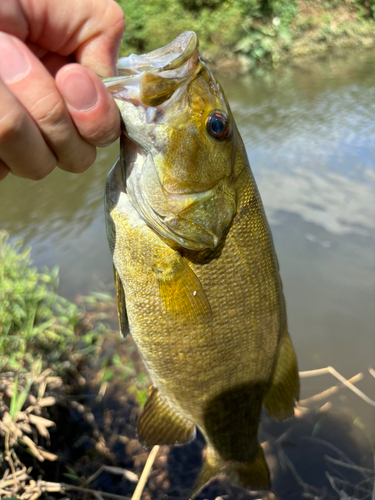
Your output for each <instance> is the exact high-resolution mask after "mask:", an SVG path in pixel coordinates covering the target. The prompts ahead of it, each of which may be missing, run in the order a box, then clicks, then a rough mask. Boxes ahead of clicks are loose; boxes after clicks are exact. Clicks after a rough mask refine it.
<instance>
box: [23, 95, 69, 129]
mask: <svg viewBox="0 0 375 500" xmlns="http://www.w3.org/2000/svg"><path fill="white" fill-rule="evenodd" d="M30 114H31V116H32V117H33V118H34V120H35V121H36V123H37V124H38V126H39V127H40V128H41V129H42V130H44V129H46V128H54V127H56V126H57V125H61V124H62V123H63V122H64V120H63V119H64V117H65V114H66V110H65V104H64V102H63V100H62V98H61V97H59V96H58V95H57V93H56V92H52V93H50V94H47V95H46V96H44V97H43V98H41V99H39V100H38V101H37V102H36V103H35V104H34V105H33V106H32V108H31V109H30Z"/></svg>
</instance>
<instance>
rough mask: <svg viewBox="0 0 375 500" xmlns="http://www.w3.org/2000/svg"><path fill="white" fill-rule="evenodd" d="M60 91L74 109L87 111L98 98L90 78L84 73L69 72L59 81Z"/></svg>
mask: <svg viewBox="0 0 375 500" xmlns="http://www.w3.org/2000/svg"><path fill="white" fill-rule="evenodd" d="M61 84H62V85H61V91H62V93H63V96H64V99H65V100H66V102H67V103H68V105H69V106H70V107H71V108H73V109H75V110H76V111H89V110H90V109H92V108H94V107H95V106H96V104H97V102H98V100H99V94H98V91H97V89H96V87H95V85H94V83H93V82H92V80H91V78H90V77H88V76H87V75H85V74H84V73H78V72H73V71H72V72H69V73H67V74H66V75H65V76H64V78H63V80H62V82H61Z"/></svg>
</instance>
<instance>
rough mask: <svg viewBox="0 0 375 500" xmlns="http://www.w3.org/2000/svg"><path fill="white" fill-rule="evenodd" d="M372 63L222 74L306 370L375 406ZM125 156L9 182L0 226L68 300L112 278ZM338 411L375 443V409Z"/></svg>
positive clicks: (341, 403) (369, 55) (354, 401)
mask: <svg viewBox="0 0 375 500" xmlns="http://www.w3.org/2000/svg"><path fill="white" fill-rule="evenodd" d="M374 61H375V60H374V56H373V52H372V51H371V52H363V53H359V54H357V53H350V54H347V55H342V56H340V57H331V58H326V59H324V60H321V61H315V62H310V63H306V64H304V65H299V66H298V67H293V66H290V67H288V68H283V69H279V70H276V71H274V72H272V73H265V74H263V75H261V74H260V75H255V76H246V77H243V78H233V79H231V78H230V77H229V76H228V75H222V76H221V77H220V75H218V77H219V79H220V81H221V83H222V85H223V87H224V90H225V92H226V95H227V97H228V99H229V102H230V104H231V106H232V110H233V112H234V115H235V118H236V121H237V125H238V126H239V130H240V132H241V134H242V137H243V139H244V141H245V144H246V147H247V151H248V155H249V159H250V163H251V166H252V169H253V172H254V175H255V177H256V180H257V183H258V186H259V190H260V193H261V196H262V199H263V202H264V205H265V209H266V212H267V215H268V218H269V221H270V224H271V228H272V232H273V236H274V241H275V245H276V250H277V254H278V258H279V262H280V268H281V275H282V279H283V284H284V290H285V296H286V301H287V308H288V318H289V326H290V333H291V336H292V339H293V342H294V345H295V347H296V351H297V355H298V360H299V366H300V369H301V370H312V369H315V368H321V367H325V366H328V365H331V366H334V367H335V368H336V369H337V370H338V371H339V372H340V373H342V374H343V375H344V376H345V377H351V376H353V375H355V374H356V373H358V372H363V373H364V380H363V381H361V382H360V383H359V384H358V387H359V388H360V389H361V390H362V391H364V392H365V393H366V394H367V395H368V396H369V397H370V398H372V399H375V379H374V378H373V377H372V376H371V375H370V373H369V371H368V368H370V367H372V368H375V120H374V117H375V84H374V82H375V62H374ZM117 154H118V144H114V145H113V146H111V147H110V148H107V149H103V150H100V151H99V152H98V159H97V161H96V163H95V165H94V166H93V167H92V168H90V169H89V170H88V171H87V172H85V173H84V174H82V175H77V176H76V175H72V174H67V173H65V172H62V171H59V170H56V171H55V172H53V173H52V174H51V175H50V176H49V177H48V178H46V179H44V180H43V181H40V182H32V181H27V180H24V179H18V178H16V177H13V176H8V177H7V178H6V180H5V181H3V182H2V183H1V184H0V214H1V215H0V228H2V229H6V230H8V231H9V233H10V234H11V236H12V237H14V238H16V237H22V238H23V239H24V241H25V242H26V243H28V244H31V245H32V248H33V250H32V257H33V260H34V262H35V264H36V265H37V266H38V267H40V268H42V267H43V266H45V265H47V266H50V267H51V266H53V265H58V266H59V267H60V292H61V294H63V295H65V296H66V297H68V298H70V299H73V298H74V297H75V296H76V295H77V294H79V293H83V294H85V293H87V292H89V291H90V290H96V289H97V288H98V287H99V286H101V284H102V283H104V285H109V284H110V283H111V282H112V262H111V257H110V253H109V250H108V248H107V241H106V236H105V228H104V215H103V191H104V184H105V178H106V175H107V172H108V170H109V168H110V167H111V165H112V164H113V162H114V161H115V159H116V157H117ZM334 383H335V380H334V379H333V378H332V377H331V376H330V375H326V376H322V377H317V378H314V379H304V380H303V383H302V397H303V398H305V397H308V396H310V395H312V394H314V393H316V392H319V391H321V390H323V389H325V388H327V387H329V386H330V385H333V384H334ZM112 397H114V398H115V395H113V394H112ZM332 404H333V406H334V410H335V411H336V415H338V414H340V413H341V414H344V413H345V418H346V419H348V421H350V422H351V423H353V422H354V425H355V426H356V428H358V429H360V430H362V431H364V432H365V435H366V436H367V437H368V441H370V442H372V443H374V435H375V408H374V407H371V406H370V405H368V404H367V403H365V402H364V401H362V400H361V399H360V398H358V397H357V396H356V395H354V394H352V393H350V392H349V391H346V390H345V391H341V392H340V393H339V394H338V395H337V396H335V397H333V398H332ZM335 418H336V417H332V419H333V420H332V419H331V420H332V421H333V422H336V424H335V425H336V427H337V428H338V426H340V425H341V424H339V423H337V422H339V419H338V420H337V421H336V420H335ZM327 419H328V420H329V418H328V417H327ZM328 420H327V422H326V423H325V424H324V425H328V424H329V422H328ZM317 421H319V419H318V420H317ZM306 425H307V426H309V425H310V427H308V428H309V429H310V430H308V431H306V433H305V437H306V436H308V435H309V432H310V434H314V435H315V434H316V432H318V431H317V430H316V426H317V425H318V424H317V423H316V422H315V423H311V422H310V423H308V424H306ZM319 425H320V426H322V425H323V424H322V423H321V422H320V424H319ZM319 425H318V428H320V427H319ZM330 425H331V427H330V428H335V425H333V427H332V422H330ZM343 425H344V424H343ZM345 425H346V424H345ZM345 425H344V427H345ZM272 429H274V428H273V427H272ZM279 429H280V430H279V431H277V430H276V431H275V430H272V432H274V433H275V432H276V433H277V432H280V433H281V432H282V427H280V428H279ZM265 432H266V431H265ZM327 432H328V431H327ZM348 432H349V431H348ZM328 433H329V432H328ZM344 435H345V432H344ZM361 439H362V438H361ZM297 441H298V440H297ZM354 441H355V442H356V443H357V441H358V440H354ZM354 441H353V443H354ZM365 441H366V439H365ZM365 441H363V440H362V441H361V446H362V448H363V449H364V448H366V446H365V444H364V443H365ZM357 444H358V443H357ZM357 444H355V445H354V444H353V450H354V449H357V448H356V447H357ZM306 446H307V444H306V442H305V443H304V444H302V441H301V440H299V442H297V444H296V443H294V444H293V445H292V446H291V449H293V457H294V459H295V460H296V461H297V463H298V460H299V458H301V457H302V456H306V449H307V448H306ZM358 446H359V445H358ZM361 446H360V447H361ZM198 448H199V447H198ZM182 450H183V448H179V449H178V450H177V451H175V452H173V453H174V454H177V455H178V454H181V453H182V454H183V451H182ZM199 450H200V448H199ZM309 453H310V452H309ZM311 453H312V456H314V453H315V452H313V451H311ZM366 453H367V451H366ZM181 456H182V455H181ZM316 456H317V457H318V454H317V455H316ZM180 459H181V457H180ZM322 460H323V459H322ZM311 470H316V467H315V466H307V469H306V471H307V472H306V471H305V472H306V474H310V472H311ZM308 471H310V472H308ZM301 474H302V472H301ZM316 474H318V473H316ZM316 477H318V476H316ZM316 481H318V479H316ZM322 481H323V480H322ZM325 481H326V476H325ZM353 481H354V479H353ZM285 484H287V483H285ZM324 484H325V483H324ZM212 494H213V493H212ZM217 494H219V493H217ZM238 495H239V494H236V497H238V498H240V497H239V496H238ZM202 498H204V497H202ZM210 498H211V497H210ZM212 498H214V497H212ZM244 498H245V497H244ZM285 498H287V496H285ZM327 498H328V497H327Z"/></svg>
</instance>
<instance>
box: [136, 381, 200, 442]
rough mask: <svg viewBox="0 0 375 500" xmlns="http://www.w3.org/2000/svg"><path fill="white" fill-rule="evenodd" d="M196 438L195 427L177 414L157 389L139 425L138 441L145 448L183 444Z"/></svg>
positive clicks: (152, 394) (154, 389)
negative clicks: (157, 445)
mask: <svg viewBox="0 0 375 500" xmlns="http://www.w3.org/2000/svg"><path fill="white" fill-rule="evenodd" d="M194 437H195V425H194V424H192V423H191V422H189V421H188V420H186V419H185V418H184V417H183V416H181V415H180V414H179V413H177V412H176V411H175V410H174V409H173V408H172V407H171V406H170V405H169V404H168V403H167V402H166V400H165V399H164V398H163V397H162V396H161V395H160V392H159V391H158V389H156V388H155V387H152V390H151V394H150V396H149V398H148V400H147V402H146V405H145V407H144V410H143V413H142V415H141V418H140V419H139V423H138V439H139V441H140V442H141V443H142V444H143V445H144V446H154V445H156V444H183V443H188V442H189V441H191V440H192V439H194Z"/></svg>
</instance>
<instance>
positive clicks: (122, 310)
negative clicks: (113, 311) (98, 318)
mask: <svg viewBox="0 0 375 500" xmlns="http://www.w3.org/2000/svg"><path fill="white" fill-rule="evenodd" d="M113 273H114V276H115V285H116V297H117V314H118V321H119V325H120V333H121V336H122V337H124V338H125V337H126V336H127V334H128V333H129V323H128V315H127V313H126V305H125V292H124V287H123V286H122V283H121V279H120V276H119V274H118V272H117V271H116V269H115V267H114V266H113Z"/></svg>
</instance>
